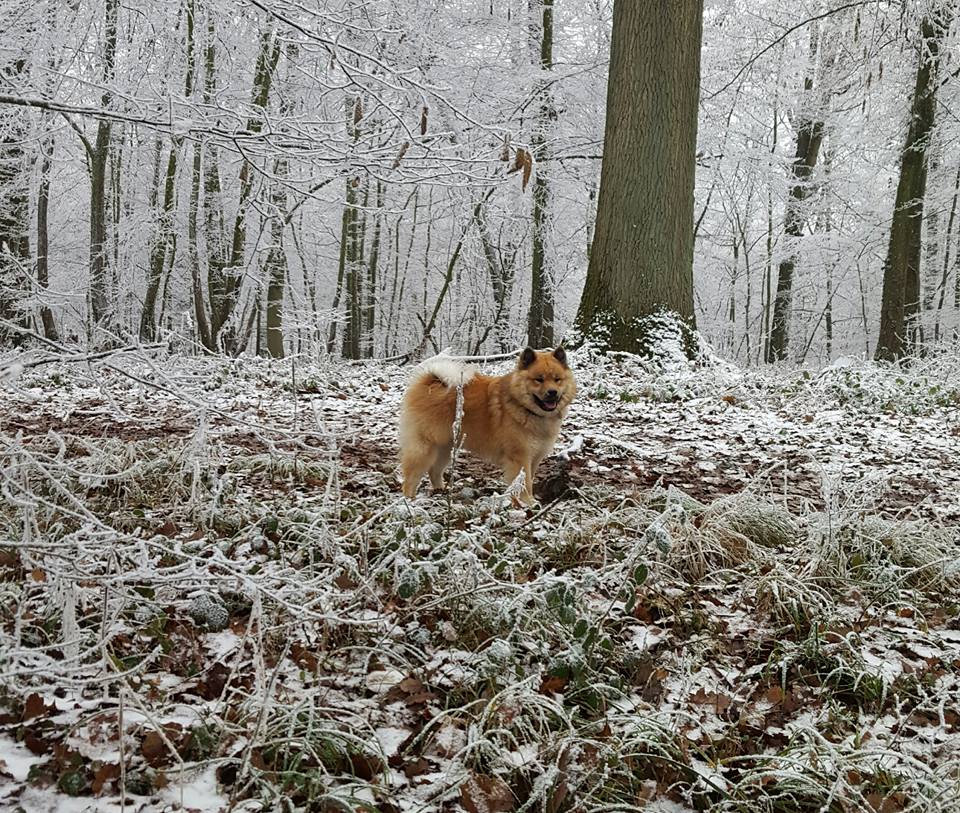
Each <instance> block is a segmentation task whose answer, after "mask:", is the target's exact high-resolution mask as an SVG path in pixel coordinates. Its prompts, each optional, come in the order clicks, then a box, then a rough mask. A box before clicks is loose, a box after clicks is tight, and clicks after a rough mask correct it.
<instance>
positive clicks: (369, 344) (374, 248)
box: [363, 180, 386, 358]
mask: <svg viewBox="0 0 960 813" xmlns="http://www.w3.org/2000/svg"><path fill="white" fill-rule="evenodd" d="M385 195H386V187H385V186H384V184H383V183H382V182H381V181H379V180H378V181H377V187H376V198H377V202H376V214H375V215H374V218H375V219H374V223H373V237H372V238H371V241H370V259H369V261H368V264H367V285H366V292H365V297H364V299H365V302H364V314H363V328H364V337H363V355H364V357H365V358H373V355H374V347H375V345H376V322H377V298H378V297H377V293H378V292H377V285H378V281H377V264H378V263H379V261H380V228H381V220H382V218H383V206H384V197H385Z"/></svg>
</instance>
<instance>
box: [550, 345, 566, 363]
mask: <svg viewBox="0 0 960 813" xmlns="http://www.w3.org/2000/svg"><path fill="white" fill-rule="evenodd" d="M553 357H554V358H555V359H556V360H557V361H559V362H560V363H561V364H562V365H563V366H564V367H566V366H567V351H566V350H564V349H563V345H560V346H559V347H558V348H557V349H556V350H554V351H553Z"/></svg>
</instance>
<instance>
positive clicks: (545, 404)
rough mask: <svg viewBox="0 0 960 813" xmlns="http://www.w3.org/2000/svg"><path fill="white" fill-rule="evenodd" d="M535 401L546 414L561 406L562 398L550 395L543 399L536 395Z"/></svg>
mask: <svg viewBox="0 0 960 813" xmlns="http://www.w3.org/2000/svg"><path fill="white" fill-rule="evenodd" d="M531 394H532V393H531ZM533 400H534V401H536V404H537V406H538V407H540V409H542V410H543V411H544V412H553V410H555V409H556V408H557V407H558V406H559V405H560V396H559V395H558V394H557V393H553V394H548V395H546V396H545V397H543V398H538V397H537V396H536V395H534V396H533Z"/></svg>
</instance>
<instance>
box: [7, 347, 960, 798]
mask: <svg viewBox="0 0 960 813" xmlns="http://www.w3.org/2000/svg"><path fill="white" fill-rule="evenodd" d="M41 360H42V359H41V358H39V357H37V356H31V355H24V356H20V357H17V358H16V360H15V361H16V363H17V364H19V365H22V371H21V372H20V373H19V375H18V377H16V378H15V379H14V380H12V381H8V382H7V383H6V384H5V386H6V390H5V391H4V393H3V399H2V403H0V444H2V446H0V458H2V463H0V471H2V492H0V493H2V497H0V534H2V540H3V541H2V542H0V608H2V609H0V636H2V646H0V679H2V684H0V691H2V694H0V799H2V800H3V804H4V805H7V806H13V805H15V804H19V805H20V806H21V807H22V808H23V809H24V810H46V809H50V810H52V809H62V810H67V809H70V810H74V809H75V810H100V809H103V810H113V809H119V803H120V795H119V790H120V785H121V784H122V783H121V776H120V769H121V765H122V767H123V773H124V776H123V780H124V782H125V788H126V794H127V796H126V799H125V803H126V806H127V809H144V810H161V809H175V808H176V807H177V806H179V805H180V804H181V803H182V804H183V805H184V806H185V807H186V808H188V809H197V810H204V811H214V810H218V809H227V807H228V806H230V805H231V804H233V805H234V806H235V807H236V809H249V810H256V809H275V808H276V807H277V805H278V799H280V798H283V799H286V800H288V802H289V803H290V804H291V805H293V806H294V807H299V808H303V809H317V810H320V809H334V808H335V807H337V806H338V805H340V806H341V807H342V806H347V807H356V806H357V805H358V804H362V803H363V804H367V805H369V806H372V807H375V808H377V809H379V810H383V811H395V810H396V811H399V810H423V811H427V810H457V809H463V810H466V811H476V810H481V809H482V810H513V809H519V808H520V807H522V806H523V805H527V807H526V808H525V809H542V808H546V809H550V810H564V809H575V808H576V807H577V806H586V807H590V806H604V805H606V806H614V807H615V806H618V805H619V806H624V805H627V806H630V805H632V806H643V805H646V806H647V809H650V810H691V809H694V808H697V809H703V808H707V809H711V810H716V811H724V810H741V809H744V807H743V805H745V804H748V802H747V800H757V799H761V798H762V799H763V800H765V803H767V804H769V805H771V806H776V805H780V806H781V807H783V806H784V805H786V807H784V809H801V808H803V807H804V806H807V807H809V808H810V809H820V808H823V807H824V805H827V806H828V805H829V804H830V803H832V802H836V803H837V804H839V805H841V808H842V809H843V810H848V809H849V810H855V809H864V810H867V809H884V810H900V809H914V810H930V811H946V810H950V809H951V808H950V807H949V802H948V801H947V800H949V799H952V798H957V796H956V794H957V792H958V791H960V784H958V783H960V777H958V775H957V773H956V770H955V767H956V759H957V755H958V753H960V718H958V713H957V709H958V708H960V605H958V603H957V601H956V598H955V597H956V595H957V588H958V587H960V556H958V534H957V528H958V520H960V418H958V409H957V407H958V405H960V360H958V358H957V357H956V356H955V355H949V354H946V355H942V356H938V357H935V358H931V359H928V360H926V361H924V362H923V364H921V365H918V366H916V367H915V368H913V369H912V370H909V371H894V370H889V369H887V370H885V369H882V368H878V367H875V366H873V365H868V364H860V363H849V364H844V365H835V366H834V367H832V368H828V369H826V370H823V371H820V372H819V373H810V372H805V371H782V372H777V373H770V372H762V371H749V370H747V371H745V370H739V369H737V368H734V367H731V366H730V365H727V364H724V363H721V362H718V361H716V360H713V361H712V362H709V363H707V364H702V365H699V366H696V367H692V366H689V365H685V364H683V363H679V364H676V363H674V364H670V365H666V366H663V365H661V366H659V367H658V366H657V365H655V364H653V363H651V362H648V361H643V360H638V359H635V358H630V357H619V358H606V359H601V358H595V357H592V356H590V355H589V354H588V353H587V352H585V351H581V352H580V353H579V354H573V356H572V365H573V367H574V370H575V372H576V373H577V376H578V381H579V385H580V396H579V397H578V400H577V401H576V402H575V404H574V406H573V408H572V410H571V415H570V420H569V423H568V424H567V425H566V427H565V429H564V432H563V434H562V436H561V440H560V443H559V444H558V449H560V450H563V453H562V454H556V455H555V456H554V457H552V458H550V459H549V460H547V461H546V462H545V463H544V466H543V469H542V471H541V474H540V476H539V477H538V482H537V493H538V496H539V497H540V500H541V503H540V506H539V507H537V508H534V509H531V510H529V511H515V510H510V509H509V508H508V505H507V504H506V503H505V501H504V500H503V498H502V496H501V494H502V491H503V488H504V487H503V485H502V484H501V483H499V481H498V479H497V476H496V472H494V471H493V470H492V469H491V468H490V467H489V466H486V465H483V464H480V463H478V462H477V461H475V460H472V459H471V458H470V457H469V455H466V454H465V455H462V456H461V457H460V459H459V460H458V462H457V465H456V469H455V471H454V472H453V475H452V480H451V487H450V489H449V490H448V492H447V494H446V495H439V496H429V495H428V494H427V493H426V486H425V485H424V487H423V489H424V491H423V492H422V496H420V497H419V498H418V499H417V500H416V501H415V502H413V503H408V502H406V501H405V500H403V499H402V498H401V497H400V494H399V489H398V486H397V483H396V471H395V469H396V439H395V433H396V419H397V411H398V408H399V402H400V398H401V395H402V391H403V386H404V382H405V380H406V377H407V376H408V374H409V371H408V370H407V369H405V368H401V367H396V366H384V365H379V364H375V363H363V364H343V363H338V364H334V363H326V362H311V361H307V360H304V359H302V358H301V359H297V360H296V362H295V363H293V362H291V361H289V360H287V361H281V362H266V361H263V360H258V359H248V358H244V359H238V360H223V359H193V358H154V359H150V358H133V357H130V356H120V355H117V356H113V357H110V358H107V359H104V360H101V361H97V362H96V363H93V364H67V363H55V364H46V363H44V364H36V365H35V366H31V364H33V363H34V362H36V361H41ZM501 369H503V368H501ZM121 732H122V733H121ZM825 766H826V767H825ZM791 805H792V807H791ZM911 806H912V807H911ZM824 809H826V808H824ZM838 809H840V808H838Z"/></svg>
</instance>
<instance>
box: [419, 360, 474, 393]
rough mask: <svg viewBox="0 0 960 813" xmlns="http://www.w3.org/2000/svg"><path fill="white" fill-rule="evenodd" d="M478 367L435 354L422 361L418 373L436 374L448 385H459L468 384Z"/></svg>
mask: <svg viewBox="0 0 960 813" xmlns="http://www.w3.org/2000/svg"><path fill="white" fill-rule="evenodd" d="M476 372H477V368H476V367H474V366H473V365H472V364H464V363H463V362H462V361H457V360H456V359H451V358H445V357H444V356H434V357H433V358H431V359H427V360H426V361H423V362H421V363H420V366H419V367H418V369H417V373H418V374H421V375H423V374H425V375H435V376H436V377H437V378H439V379H440V380H441V381H442V382H443V383H444V384H446V385H447V386H448V387H457V386H459V385H460V384H466V383H467V382H468V381H469V380H470V379H471V378H473V377H474V375H476Z"/></svg>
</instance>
